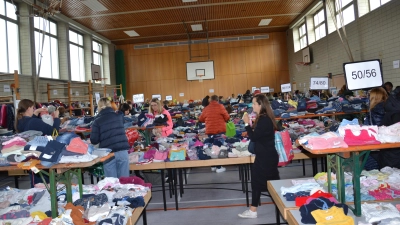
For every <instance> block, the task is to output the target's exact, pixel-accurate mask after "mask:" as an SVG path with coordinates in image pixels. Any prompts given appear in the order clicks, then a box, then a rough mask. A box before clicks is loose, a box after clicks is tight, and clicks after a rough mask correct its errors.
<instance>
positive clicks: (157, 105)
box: [149, 98, 174, 137]
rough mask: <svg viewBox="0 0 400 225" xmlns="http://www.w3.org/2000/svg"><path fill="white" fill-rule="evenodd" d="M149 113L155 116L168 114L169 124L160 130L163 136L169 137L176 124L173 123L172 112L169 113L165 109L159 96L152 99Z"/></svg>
mask: <svg viewBox="0 0 400 225" xmlns="http://www.w3.org/2000/svg"><path fill="white" fill-rule="evenodd" d="M149 113H150V114H153V115H154V116H161V115H163V114H164V115H165V116H167V118H168V120H167V124H168V125H167V126H164V127H163V128H161V130H160V132H161V136H163V137H167V136H169V135H170V134H172V128H173V126H174V124H173V123H172V117H171V114H169V112H168V111H167V110H166V109H164V107H163V106H162V105H161V102H160V100H158V98H153V99H152V100H151V101H150V106H149Z"/></svg>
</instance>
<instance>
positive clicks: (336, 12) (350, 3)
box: [333, 0, 357, 28]
mask: <svg viewBox="0 0 400 225" xmlns="http://www.w3.org/2000/svg"><path fill="white" fill-rule="evenodd" d="M333 1H334V3H335V4H334V7H335V19H336V23H337V24H338V27H339V28H341V27H342V24H341V23H339V21H337V16H338V14H339V10H338V8H337V7H336V0H333ZM338 1H342V0H338ZM355 1H357V0H351V1H350V2H349V3H347V5H345V6H343V5H342V9H341V11H342V12H344V11H345V10H346V9H347V8H349V7H351V6H353V14H354V20H353V21H355V20H356V19H357V18H356V16H357V15H356V10H357V9H356V6H357V5H356V2H355ZM343 20H344V18H343ZM353 21H351V22H353ZM343 22H344V21H343ZM351 22H349V23H351ZM349 23H347V24H349ZM347 24H343V26H346V25H347Z"/></svg>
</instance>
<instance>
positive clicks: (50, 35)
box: [33, 17, 60, 79]
mask: <svg viewBox="0 0 400 225" xmlns="http://www.w3.org/2000/svg"><path fill="white" fill-rule="evenodd" d="M40 18H41V17H40ZM40 18H39V19H40ZM41 19H44V18H41ZM46 20H48V21H49V22H52V23H54V24H55V28H56V31H57V35H54V34H52V33H49V32H47V31H45V30H41V29H39V28H36V27H35V22H33V33H34V34H35V32H39V34H40V35H42V34H43V33H44V35H47V36H49V37H52V38H54V39H56V40H57V46H56V48H57V53H58V54H60V52H59V49H58V47H59V43H58V23H57V21H55V20H52V19H50V18H47V19H46ZM49 31H50V24H49ZM39 41H41V40H39ZM49 44H50V46H49V48H50V49H49V52H50V60H52V59H53V57H52V54H51V53H52V51H51V49H52V45H51V41H50V42H49ZM35 45H36V40H35ZM35 50H36V49H35ZM37 60H38V58H37V54H36V53H35V61H36V64H37ZM57 61H58V62H57V65H58V77H54V76H53V62H52V61H51V62H50V68H51V69H50V71H51V72H52V74H51V78H49V77H41V76H40V74H39V77H40V78H47V79H60V59H59V55H57ZM36 70H37V68H36Z"/></svg>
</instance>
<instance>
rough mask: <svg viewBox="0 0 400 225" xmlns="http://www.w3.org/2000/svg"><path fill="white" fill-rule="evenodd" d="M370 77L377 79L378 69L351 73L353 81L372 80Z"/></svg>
mask: <svg viewBox="0 0 400 225" xmlns="http://www.w3.org/2000/svg"><path fill="white" fill-rule="evenodd" d="M370 77H376V69H371V70H358V71H353V72H351V78H352V79H353V80H357V79H364V78H370Z"/></svg>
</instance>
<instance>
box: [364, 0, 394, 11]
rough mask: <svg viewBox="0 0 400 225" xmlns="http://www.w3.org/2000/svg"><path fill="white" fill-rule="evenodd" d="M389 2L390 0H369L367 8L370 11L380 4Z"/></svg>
mask: <svg viewBox="0 0 400 225" xmlns="http://www.w3.org/2000/svg"><path fill="white" fill-rule="evenodd" d="M388 2H390V0H369V8H370V11H372V10H374V9H376V8H379V7H380V6H381V5H384V4H386V3H388Z"/></svg>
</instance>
